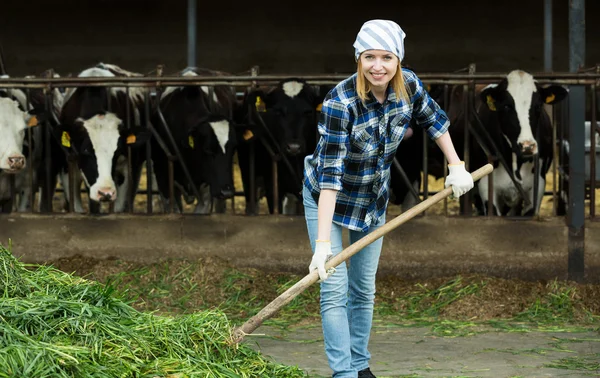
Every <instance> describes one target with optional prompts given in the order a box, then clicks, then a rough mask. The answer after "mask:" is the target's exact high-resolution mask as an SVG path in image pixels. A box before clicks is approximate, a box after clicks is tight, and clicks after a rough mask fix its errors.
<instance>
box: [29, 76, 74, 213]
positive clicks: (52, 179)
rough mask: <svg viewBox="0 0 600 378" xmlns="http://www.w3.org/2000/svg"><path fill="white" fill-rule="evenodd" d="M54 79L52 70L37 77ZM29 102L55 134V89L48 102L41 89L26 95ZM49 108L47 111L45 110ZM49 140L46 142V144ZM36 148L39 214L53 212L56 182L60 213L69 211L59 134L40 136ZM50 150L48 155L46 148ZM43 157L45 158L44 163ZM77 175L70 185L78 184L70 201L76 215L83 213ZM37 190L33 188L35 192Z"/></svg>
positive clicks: (58, 94) (58, 102) (59, 99)
mask: <svg viewBox="0 0 600 378" xmlns="http://www.w3.org/2000/svg"><path fill="white" fill-rule="evenodd" d="M51 76H52V77H54V78H58V77H60V75H58V74H57V73H55V72H53V71H52V70H47V71H44V72H43V73H42V74H41V75H40V76H39V77H40V78H49V77H51ZM34 77H36V76H26V78H34ZM29 95H30V97H29V99H30V103H31V107H32V109H33V111H34V112H35V113H36V114H44V115H45V116H44V120H45V121H47V122H48V124H49V127H50V128H51V130H53V131H56V132H58V128H59V117H60V113H61V110H62V106H63V102H64V93H63V91H61V90H60V89H59V88H57V87H54V88H53V89H52V91H51V92H50V101H48V99H47V98H46V97H47V94H46V91H45V90H44V89H37V88H36V89H32V90H31V91H30V93H29ZM48 106H49V109H48ZM47 137H49V138H50V140H49V141H46V138H47ZM40 147H41V148H40V149H38V150H37V152H38V154H39V156H41V159H42V163H41V164H39V165H38V168H37V170H36V178H37V183H38V186H39V194H40V199H39V206H40V211H41V212H51V211H53V210H54V209H53V207H52V205H53V199H54V193H55V190H56V183H57V181H59V180H60V183H61V186H62V188H63V194H64V204H63V210H67V209H68V208H69V206H68V205H69V202H70V201H71V199H70V198H69V197H70V194H71V192H70V189H69V185H70V182H69V180H68V164H67V154H66V153H65V148H64V147H62V146H61V138H60V135H56V134H53V133H50V134H46V133H45V132H42V133H41V143H40ZM48 147H49V149H50V151H49V152H47V151H46V148H48ZM47 157H49V159H48V160H47ZM81 181H82V180H81V174H80V173H79V172H78V171H76V172H75V178H74V182H75V183H76V184H79V186H78V187H77V189H76V191H75V192H74V193H75V198H74V210H75V211H76V212H78V213H83V212H84V209H83V206H82V203H81ZM48 188H49V189H50V193H47V189H48ZM36 190H37V189H36Z"/></svg>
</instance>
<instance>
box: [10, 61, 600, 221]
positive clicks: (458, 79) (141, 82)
mask: <svg viewBox="0 0 600 378" xmlns="http://www.w3.org/2000/svg"><path fill="white" fill-rule="evenodd" d="M533 75H534V77H535V78H536V80H537V82H538V83H540V84H559V85H585V86H591V87H592V97H593V99H592V102H595V101H597V95H596V91H597V88H598V83H599V82H600V70H598V69H596V71H595V72H591V71H586V72H577V73H571V72H570V73H556V72H553V73H548V72H542V73H533ZM295 76H298V75H295ZM347 76H348V75H304V76H299V78H301V79H304V80H306V81H307V82H308V83H309V84H315V85H318V84H337V83H338V82H339V81H340V80H342V79H345V78H346V77H347ZM505 76H506V74H505V73H474V72H471V73H467V72H457V73H422V74H419V77H420V78H421V80H422V81H423V82H424V83H428V84H443V85H445V86H446V87H445V96H448V93H447V86H448V85H453V84H456V85H465V86H469V87H470V86H471V85H472V84H474V83H492V82H496V81H499V80H501V79H503V78H504V77H505ZM288 77H289V75H262V76H221V77H218V78H215V77H180V76H176V77H169V76H155V77H151V76H146V77H114V78H104V77H103V78H54V77H49V78H27V79H25V78H7V79H2V80H0V88H6V87H17V86H18V87H21V88H24V89H25V90H28V89H30V88H43V89H45V90H46V91H48V92H51V91H50V89H51V88H52V87H53V86H64V87H83V86H88V87H89V86H96V87H107V89H109V88H108V87H123V88H127V90H128V89H129V88H132V87H148V88H153V87H156V86H188V85H198V84H203V85H232V86H244V85H253V84H254V85H255V84H256V83H257V82H261V83H262V84H268V83H276V82H278V81H280V80H281V79H284V78H288ZM594 88H595V89H596V90H594ZM469 94H470V95H471V94H472V93H469ZM469 98H471V96H469ZM594 98H596V100H594ZM146 104H149V101H146ZM48 105H49V104H48V103H47V104H46V106H48ZM594 105H595V104H593V105H592V107H593V112H592V116H593V117H596V119H597V115H596V109H595V106H594ZM469 112H470V113H471V115H473V113H475V110H473V109H471V108H470V107H469ZM593 126H595V125H594V124H593ZM594 129H595V128H594V127H592V130H594ZM590 137H591V138H592V139H591V140H592V146H591V153H590V156H591V158H592V159H594V157H595V151H596V150H595V143H594V140H595V139H594V137H595V134H594V131H590ZM553 138H554V140H555V141H556V136H554V137H553ZM558 139H561V140H562V139H563V136H560V135H559V136H558ZM147 153H148V154H149V152H148V151H147ZM424 155H425V156H427V155H426V154H424ZM557 155H559V159H560V155H562V151H561V152H560V153H559V154H557ZM46 160H47V161H49V159H46ZM560 160H561V161H562V159H560ZM47 161H45V162H44V163H47ZM147 161H149V160H147ZM149 166H150V164H147V174H148V176H147V181H148V184H147V185H148V186H149V188H151V185H152V180H151V172H148V170H150V171H151V167H149ZM555 166H558V164H555ZM288 168H289V167H288ZM590 168H591V172H590V174H591V175H592V177H591V180H590V181H591V182H590V186H591V188H592V189H591V190H592V192H591V193H590V195H591V196H592V198H591V199H592V201H591V206H592V208H591V209H590V217H591V218H592V219H594V218H595V209H594V208H593V206H594V202H595V201H594V200H595V193H593V189H594V188H595V179H596V177H595V161H591V162H590ZM555 169H556V168H555ZM425 170H426V168H425ZM557 171H558V169H557ZM130 173H131V172H130ZM565 173H566V172H565ZM557 174H558V176H559V177H562V176H561V172H557ZM424 179H425V180H427V177H425V178H424ZM557 180H558V177H557V179H555V180H554V181H555V182H554V184H553V185H554V188H553V191H552V193H553V196H555V198H557V197H556V191H557V189H558V190H560V187H559V188H556V181H557ZM47 181H48V182H49V180H47ZM424 187H425V188H427V186H426V184H424ZM426 192H429V190H428V188H427V190H426ZM146 194H147V195H148V203H149V205H148V209H149V212H151V211H152V204H151V202H152V190H147V193H146ZM428 194H429V193H424V195H425V196H427V195H428ZM557 199H558V198H557ZM252 200H253V198H252ZM50 201H51V198H50ZM73 202H74V198H73V196H71V205H72V203H73ZM556 202H557V201H554V203H555V204H556ZM275 206H277V204H275ZM555 206H556V205H555ZM70 207H71V206H70ZM131 207H132V206H131ZM446 208H447V207H446Z"/></svg>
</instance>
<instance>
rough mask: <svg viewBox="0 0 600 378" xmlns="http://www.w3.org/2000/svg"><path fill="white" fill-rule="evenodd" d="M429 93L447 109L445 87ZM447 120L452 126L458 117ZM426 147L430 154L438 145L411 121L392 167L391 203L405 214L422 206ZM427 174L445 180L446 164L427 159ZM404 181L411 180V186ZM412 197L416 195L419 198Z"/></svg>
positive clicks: (438, 86) (455, 115)
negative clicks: (421, 194)
mask: <svg viewBox="0 0 600 378" xmlns="http://www.w3.org/2000/svg"><path fill="white" fill-rule="evenodd" d="M426 89H427V92H428V93H429V96H430V97H431V98H432V99H433V100H434V101H436V102H437V103H438V104H439V105H440V107H442V108H444V102H445V99H444V91H443V86H442V85H435V86H430V85H427V86H426ZM448 117H449V119H450V120H451V122H453V119H456V118H457V117H458V115H457V114H456V113H455V112H452V113H449V114H448ZM423 138H426V141H423ZM424 143H425V144H424ZM425 145H426V146H427V148H428V150H434V149H438V147H437V145H436V144H435V142H434V141H432V140H431V139H430V138H429V137H427V135H426V134H425V132H424V130H423V128H422V127H421V126H419V125H417V124H416V122H415V121H414V120H411V121H410V124H409V128H408V129H407V131H406V133H405V134H404V137H403V138H402V141H401V142H400V145H399V146H398V149H397V151H396V155H395V162H394V164H392V166H391V167H390V170H391V174H390V189H391V196H390V202H391V203H393V204H395V205H400V206H401V207H402V210H403V211H406V210H408V209H410V208H411V207H413V206H415V205H416V204H418V203H419V202H420V198H418V193H419V190H420V188H421V181H422V177H421V176H422V175H421V173H422V172H423V151H424V146H425ZM441 159H443V157H441ZM396 162H397V163H398V165H399V166H400V168H401V169H402V171H403V173H404V175H405V176H406V178H404V177H402V175H401V172H400V171H399V168H398V166H397V165H396ZM428 174H431V175H434V176H436V177H437V178H440V177H443V160H440V159H435V158H433V159H428ZM405 180H408V183H407V182H406V181H405ZM409 186H411V187H412V188H410V187H409ZM411 189H412V190H411ZM411 192H412V193H411ZM413 193H416V194H417V196H415V195H414V194H413Z"/></svg>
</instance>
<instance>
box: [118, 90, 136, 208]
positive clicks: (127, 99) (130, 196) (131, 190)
mask: <svg viewBox="0 0 600 378" xmlns="http://www.w3.org/2000/svg"><path fill="white" fill-rule="evenodd" d="M130 106H131V98H130V97H129V86H127V87H125V128H126V129H127V131H129V130H131V127H132V126H131V119H130V118H131V109H130ZM136 126H137V125H136ZM125 144H126V145H127V149H126V150H127V172H128V176H127V181H128V182H127V193H125V195H126V196H127V206H128V207H129V213H130V214H133V206H134V205H133V204H134V199H135V195H136V193H135V192H134V187H133V167H132V162H131V146H130V145H129V144H128V143H125ZM118 195H119V193H117V196H118Z"/></svg>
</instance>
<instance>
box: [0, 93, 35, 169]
mask: <svg viewBox="0 0 600 378" xmlns="http://www.w3.org/2000/svg"><path fill="white" fill-rule="evenodd" d="M32 113H33V112H32ZM32 113H30V112H25V111H24V110H23V109H22V107H21V106H20V104H19V102H18V101H16V100H14V99H12V98H10V97H7V96H6V92H0V171H1V172H6V173H17V172H19V171H21V170H22V169H23V168H25V165H26V161H25V155H24V154H23V147H24V139H25V132H26V131H27V128H28V127H31V126H36V125H37V124H38V122H37V118H36V117H35V116H34V114H32Z"/></svg>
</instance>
